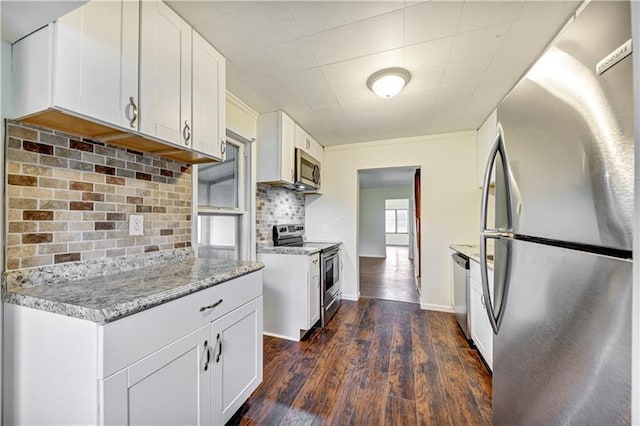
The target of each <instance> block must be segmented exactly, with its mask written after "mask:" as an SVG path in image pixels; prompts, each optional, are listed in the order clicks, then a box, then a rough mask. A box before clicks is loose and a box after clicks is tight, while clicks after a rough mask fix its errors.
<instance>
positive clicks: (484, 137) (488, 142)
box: [478, 110, 498, 188]
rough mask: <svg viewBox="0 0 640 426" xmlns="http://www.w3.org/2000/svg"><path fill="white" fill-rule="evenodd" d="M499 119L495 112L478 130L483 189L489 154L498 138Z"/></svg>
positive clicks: (479, 184)
mask: <svg viewBox="0 0 640 426" xmlns="http://www.w3.org/2000/svg"><path fill="white" fill-rule="evenodd" d="M497 125H498V124H497V117H496V111H495V110H494V111H493V112H492V113H491V115H490V116H489V117H488V118H487V120H486V121H485V122H484V123H483V124H482V126H480V128H479V129H478V186H479V187H480V188H482V186H483V185H484V173H485V170H486V168H487V162H488V161H489V153H490V152H491V148H493V144H494V143H495V141H496V136H497ZM495 181H496V173H495V170H493V171H492V173H491V180H490V183H491V184H495Z"/></svg>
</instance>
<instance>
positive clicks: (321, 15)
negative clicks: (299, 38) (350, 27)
mask: <svg viewBox="0 0 640 426" xmlns="http://www.w3.org/2000/svg"><path fill="white" fill-rule="evenodd" d="M288 4H289V8H290V9H291V13H293V16H294V17H295V19H296V21H297V22H298V25H299V26H300V30H301V31H302V33H303V34H305V35H309V34H315V33H319V32H321V31H326V30H329V29H331V28H336V27H339V26H341V25H345V24H347V23H349V22H350V18H349V11H348V9H347V6H346V4H345V3H343V2H339V1H296V2H289V3H288Z"/></svg>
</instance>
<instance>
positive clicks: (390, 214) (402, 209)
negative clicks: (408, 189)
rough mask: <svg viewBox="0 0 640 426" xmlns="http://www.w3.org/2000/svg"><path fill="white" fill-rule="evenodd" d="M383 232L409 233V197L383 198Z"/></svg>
mask: <svg viewBox="0 0 640 426" xmlns="http://www.w3.org/2000/svg"><path fill="white" fill-rule="evenodd" d="M384 207H385V232H386V233H387V234H408V233H409V199H408V198H403V199H387V200H384Z"/></svg>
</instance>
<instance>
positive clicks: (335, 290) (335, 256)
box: [273, 224, 342, 327]
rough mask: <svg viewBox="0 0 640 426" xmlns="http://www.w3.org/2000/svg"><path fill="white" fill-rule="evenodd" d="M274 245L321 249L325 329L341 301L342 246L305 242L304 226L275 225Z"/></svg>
mask: <svg viewBox="0 0 640 426" xmlns="http://www.w3.org/2000/svg"><path fill="white" fill-rule="evenodd" d="M273 245H274V246H287V247H316V248H319V249H320V275H321V281H322V282H321V286H320V288H321V291H320V324H321V326H322V327H324V326H325V325H326V324H327V323H328V322H329V320H331V318H333V316H334V315H335V313H336V312H337V311H338V308H339V307H340V300H341V297H340V296H341V294H342V290H341V284H340V276H341V272H340V271H341V266H342V264H341V260H340V244H338V243H327V242H305V241H304V225H301V224H298V225H296V224H293V225H274V227H273Z"/></svg>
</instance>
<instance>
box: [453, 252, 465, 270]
mask: <svg viewBox="0 0 640 426" xmlns="http://www.w3.org/2000/svg"><path fill="white" fill-rule="evenodd" d="M451 257H452V258H453V261H454V262H456V263H457V264H458V265H460V266H462V267H463V268H464V269H469V258H468V257H466V256H463V255H461V254H460V253H454V254H452V255H451Z"/></svg>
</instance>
